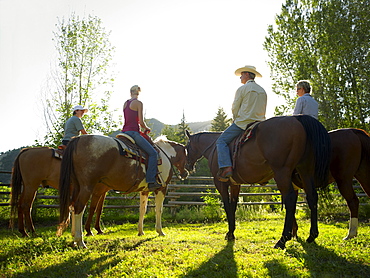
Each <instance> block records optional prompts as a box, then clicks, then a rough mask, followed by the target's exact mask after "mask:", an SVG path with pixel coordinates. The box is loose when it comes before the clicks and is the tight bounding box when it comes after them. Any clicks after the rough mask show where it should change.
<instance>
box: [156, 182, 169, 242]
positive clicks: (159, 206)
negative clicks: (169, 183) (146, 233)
mask: <svg viewBox="0 0 370 278" xmlns="http://www.w3.org/2000/svg"><path fill="white" fill-rule="evenodd" d="M165 195H166V189H162V190H160V191H158V192H157V193H156V194H155V230H156V231H157V233H158V235H160V236H165V235H166V234H165V233H163V231H162V212H163V201H164V198H165Z"/></svg>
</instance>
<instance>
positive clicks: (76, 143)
mask: <svg viewBox="0 0 370 278" xmlns="http://www.w3.org/2000/svg"><path fill="white" fill-rule="evenodd" d="M155 144H156V145H157V146H158V147H159V149H160V157H161V160H162V164H161V165H159V166H158V169H159V178H160V179H161V181H162V182H164V184H165V185H167V184H168V183H169V182H170V180H171V177H172V173H173V169H172V167H171V166H172V165H175V166H176V167H177V168H178V169H179V171H180V174H181V176H182V177H183V178H186V177H187V174H188V173H187V171H186V170H185V163H186V149H185V146H183V145H181V144H178V143H176V142H172V141H167V140H164V139H163V138H161V139H157V140H156V141H155ZM60 177H61V179H60V183H59V184H60V190H59V195H60V198H59V199H60V226H59V233H61V231H62V229H63V227H64V226H65V222H66V220H67V218H68V213H69V206H70V205H72V207H73V211H74V217H75V223H76V227H75V230H74V242H75V244H76V245H77V246H80V247H86V246H85V243H84V241H83V235H82V216H83V212H84V210H85V207H86V203H87V202H88V200H89V199H90V197H91V194H92V192H93V191H94V190H95V188H96V187H97V185H98V184H99V183H103V184H105V185H106V186H107V187H109V188H111V189H114V190H118V191H122V192H125V193H130V192H140V191H143V192H146V193H144V194H146V195H147V193H148V186H147V183H146V182H145V166H144V165H143V164H140V163H138V162H137V161H135V160H133V159H129V158H127V157H125V156H123V155H121V154H120V153H119V148H118V145H117V142H116V141H115V140H114V139H112V138H109V137H106V136H100V135H84V136H81V137H77V138H75V139H73V140H71V141H70V142H69V144H68V148H67V149H66V151H65V153H64V157H63V160H62V166H61V173H60ZM166 190H167V187H166V186H164V187H162V188H160V189H158V190H156V191H155V194H156V231H157V232H158V233H159V234H160V235H163V232H162V224H161V214H162V207H163V201H164V198H165V194H166Z"/></svg>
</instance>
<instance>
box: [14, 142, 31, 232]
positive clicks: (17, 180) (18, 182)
mask: <svg viewBox="0 0 370 278" xmlns="http://www.w3.org/2000/svg"><path fill="white" fill-rule="evenodd" d="M26 150H28V149H23V150H22V151H21V152H20V153H19V154H18V156H17V158H16V159H15V161H14V164H13V171H12V180H11V184H10V187H11V197H10V227H14V220H15V218H16V215H17V212H18V205H19V197H20V195H21V193H22V189H23V186H22V185H23V178H22V172H21V167H20V165H19V158H20V156H21V155H22V154H23V153H24V152H25V151H26Z"/></svg>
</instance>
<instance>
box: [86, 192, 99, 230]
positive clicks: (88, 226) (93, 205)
mask: <svg viewBox="0 0 370 278" xmlns="http://www.w3.org/2000/svg"><path fill="white" fill-rule="evenodd" d="M99 199H100V196H95V195H94V194H93V195H92V197H91V202H90V208H89V214H88V216H87V219H86V223H85V231H86V236H93V233H92V232H91V222H92V219H93V216H94V213H95V210H96V207H97V204H98V203H99Z"/></svg>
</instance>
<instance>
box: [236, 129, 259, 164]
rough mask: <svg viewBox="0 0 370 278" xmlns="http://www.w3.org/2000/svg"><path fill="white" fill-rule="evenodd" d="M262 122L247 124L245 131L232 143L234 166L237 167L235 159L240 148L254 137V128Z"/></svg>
mask: <svg viewBox="0 0 370 278" xmlns="http://www.w3.org/2000/svg"><path fill="white" fill-rule="evenodd" d="M259 123H260V122H253V123H250V124H248V125H247V127H246V129H245V131H244V132H243V133H242V134H240V135H239V136H238V137H236V139H235V140H234V141H233V142H232V143H231V144H230V150H231V153H232V154H233V155H232V163H233V168H235V161H236V158H237V156H238V154H239V152H240V148H241V147H242V146H243V145H244V144H245V143H246V142H247V141H248V140H249V139H251V138H252V137H253V135H254V129H255V128H256V127H257V125H258V124H259Z"/></svg>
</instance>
